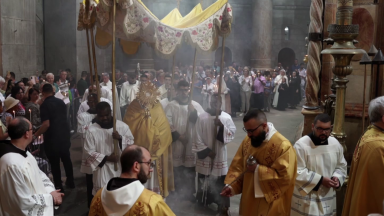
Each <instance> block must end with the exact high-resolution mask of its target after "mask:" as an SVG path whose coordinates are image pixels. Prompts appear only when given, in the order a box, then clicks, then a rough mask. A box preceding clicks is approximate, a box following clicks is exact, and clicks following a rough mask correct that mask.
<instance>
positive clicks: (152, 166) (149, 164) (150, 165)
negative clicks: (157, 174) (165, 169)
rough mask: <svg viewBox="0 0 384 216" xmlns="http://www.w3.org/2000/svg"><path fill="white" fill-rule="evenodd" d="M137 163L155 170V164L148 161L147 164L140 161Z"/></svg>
mask: <svg viewBox="0 0 384 216" xmlns="http://www.w3.org/2000/svg"><path fill="white" fill-rule="evenodd" d="M138 163H145V164H147V165H148V166H149V168H151V169H153V168H155V162H154V161H148V162H142V161H138Z"/></svg>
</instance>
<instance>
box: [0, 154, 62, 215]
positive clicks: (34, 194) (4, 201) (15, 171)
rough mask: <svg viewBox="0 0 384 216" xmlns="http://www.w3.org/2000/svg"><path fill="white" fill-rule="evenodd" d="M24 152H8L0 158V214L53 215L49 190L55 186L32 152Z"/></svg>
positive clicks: (52, 189) (52, 203) (52, 204)
mask: <svg viewBox="0 0 384 216" xmlns="http://www.w3.org/2000/svg"><path fill="white" fill-rule="evenodd" d="M26 155H27V157H24V156H23V155H21V154H19V153H7V154H5V155H3V156H2V157H1V159H0V172H1V175H0V180H1V182H0V194H1V196H0V215H2V216H15V215H36V216H43V215H44V216H45V215H47V216H53V213H54V212H53V211H54V202H53V197H52V195H51V194H50V193H51V192H53V191H54V190H56V189H55V186H54V185H53V183H52V182H51V180H49V178H48V177H47V176H46V175H45V174H44V173H43V172H42V171H41V170H40V169H39V167H38V165H37V162H36V160H35V158H34V157H33V156H32V154H31V153H29V152H26Z"/></svg>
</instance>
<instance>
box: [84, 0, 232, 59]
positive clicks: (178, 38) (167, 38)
mask: <svg viewBox="0 0 384 216" xmlns="http://www.w3.org/2000/svg"><path fill="white" fill-rule="evenodd" d="M92 2H94V1H92ZM112 2H113V1H111V0H100V2H99V3H97V6H96V8H94V7H92V8H90V9H89V10H90V11H91V13H92V12H95V13H93V14H96V17H97V18H96V25H97V26H98V27H99V28H98V30H97V31H104V32H106V33H108V34H109V35H111V34H112V21H111V20H112V19H111V7H112ZM94 3H96V2H94ZM80 13H81V12H80ZM79 16H80V14H79ZM231 22H232V8H231V6H230V4H229V3H228V0H218V1H217V2H215V3H214V4H212V5H211V6H210V7H208V8H207V9H206V10H204V11H202V8H201V5H200V4H198V5H197V6H196V7H195V8H194V9H193V10H192V11H191V12H190V13H189V14H188V15H187V16H185V17H182V18H181V15H180V14H179V12H178V10H176V9H175V10H173V12H171V13H170V14H168V15H167V16H166V17H165V18H164V19H163V20H161V21H160V20H159V19H158V18H157V17H156V16H155V15H153V14H152V12H151V11H149V10H148V8H147V7H146V6H145V5H144V4H143V3H142V2H141V1H140V0H119V3H118V7H117V13H116V36H117V37H118V38H120V39H121V40H124V41H129V42H145V43H148V44H150V45H151V46H152V47H153V48H154V49H155V51H156V53H157V54H158V55H160V56H162V57H165V58H169V57H171V56H173V54H174V52H175V51H176V49H177V47H178V46H180V45H181V43H182V42H183V38H184V41H186V42H187V43H189V44H190V45H192V46H193V47H194V48H196V49H198V50H199V51H203V52H204V51H212V50H215V49H216V48H217V39H218V36H219V35H221V36H226V35H228V34H229V33H230V31H231ZM80 25H81V23H80V22H79V26H80ZM78 29H79V30H81V28H80V27H79V28H78ZM99 40H101V39H98V40H96V43H99ZM108 41H109V39H108ZM102 42H103V44H108V43H106V41H102ZM130 44H131V43H127V45H130ZM127 45H123V47H125V46H127ZM101 47H102V46H101ZM136 47H137V45H136ZM123 49H124V48H123ZM126 50H129V49H128V48H126V49H124V51H126ZM129 51H130V52H133V51H134V50H129Z"/></svg>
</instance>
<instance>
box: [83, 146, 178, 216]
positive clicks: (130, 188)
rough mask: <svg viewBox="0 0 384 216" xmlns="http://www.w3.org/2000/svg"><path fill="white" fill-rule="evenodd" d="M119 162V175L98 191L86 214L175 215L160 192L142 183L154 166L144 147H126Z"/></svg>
mask: <svg viewBox="0 0 384 216" xmlns="http://www.w3.org/2000/svg"><path fill="white" fill-rule="evenodd" d="M120 164H121V168H122V173H121V175H120V176H119V177H116V178H112V179H111V180H109V181H108V184H107V185H106V186H105V187H103V188H102V189H101V190H99V191H98V192H97V194H96V195H95V198H94V199H93V201H92V205H91V208H90V211H89V216H96V215H98V216H107V215H125V216H131V215H146V216H157V215H167V216H174V215H175V214H174V213H173V212H172V210H171V209H170V208H169V207H168V206H167V204H166V203H165V202H164V200H163V198H162V197H161V196H160V195H158V194H156V193H154V192H152V191H150V190H148V189H145V188H144V186H143V184H145V183H146V182H147V181H148V179H150V178H151V172H152V171H153V168H154V163H153V162H152V160H151V154H150V153H149V151H148V150H147V149H145V148H143V147H139V146H137V145H131V146H129V147H127V148H126V149H125V150H124V151H123V153H122V155H121V158H120Z"/></svg>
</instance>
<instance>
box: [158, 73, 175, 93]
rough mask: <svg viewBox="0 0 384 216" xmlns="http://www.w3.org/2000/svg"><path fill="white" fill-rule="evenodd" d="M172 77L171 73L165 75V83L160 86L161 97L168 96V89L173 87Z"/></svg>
mask: <svg viewBox="0 0 384 216" xmlns="http://www.w3.org/2000/svg"><path fill="white" fill-rule="evenodd" d="M171 84H172V77H171V76H170V75H165V77H164V84H163V85H161V86H160V87H159V93H160V98H161V99H164V98H167V96H168V94H167V93H168V89H169V88H170V87H171Z"/></svg>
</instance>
